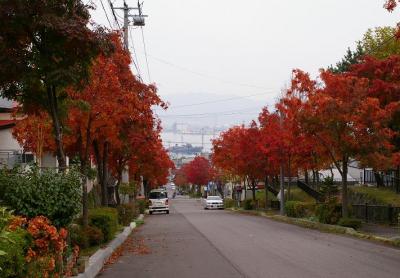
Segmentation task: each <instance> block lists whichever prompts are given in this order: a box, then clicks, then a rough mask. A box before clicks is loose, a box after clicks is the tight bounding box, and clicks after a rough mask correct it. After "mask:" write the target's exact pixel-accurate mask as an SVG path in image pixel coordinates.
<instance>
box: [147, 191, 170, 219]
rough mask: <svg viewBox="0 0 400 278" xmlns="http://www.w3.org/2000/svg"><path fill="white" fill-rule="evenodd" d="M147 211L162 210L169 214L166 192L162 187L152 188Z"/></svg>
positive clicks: (151, 212)
mask: <svg viewBox="0 0 400 278" xmlns="http://www.w3.org/2000/svg"><path fill="white" fill-rule="evenodd" d="M149 200H150V204H149V213H150V214H153V212H156V211H161V212H162V211H164V212H165V213H167V214H169V205H168V193H167V191H165V190H164V189H153V190H151V191H150V194H149Z"/></svg>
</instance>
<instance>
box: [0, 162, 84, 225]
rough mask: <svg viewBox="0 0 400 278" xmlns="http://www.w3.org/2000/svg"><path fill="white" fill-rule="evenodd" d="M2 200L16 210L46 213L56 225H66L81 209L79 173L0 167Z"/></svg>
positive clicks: (31, 214) (27, 213)
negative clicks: (2, 189) (10, 169)
mask: <svg viewBox="0 0 400 278" xmlns="http://www.w3.org/2000/svg"><path fill="white" fill-rule="evenodd" d="M7 180H8V181H9V184H2V185H0V187H5V189H4V192H5V194H4V201H5V203H6V204H7V205H8V206H9V207H10V208H11V209H13V210H15V212H16V214H20V215H25V216H27V217H29V218H33V217H36V216H39V215H43V216H46V217H47V218H49V219H50V220H51V222H52V223H53V224H54V225H55V226H57V227H67V226H68V225H69V224H71V223H72V220H73V219H74V217H75V216H76V215H77V214H78V213H79V212H80V209H81V195H82V194H81V182H80V177H79V173H78V172H76V171H74V170H70V171H68V173H58V172H56V171H54V170H42V171H40V169H39V168H37V167H32V168H31V169H30V170H28V171H26V170H23V169H15V170H13V171H11V172H7V171H0V182H6V181H7Z"/></svg>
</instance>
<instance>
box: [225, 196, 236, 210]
mask: <svg viewBox="0 0 400 278" xmlns="http://www.w3.org/2000/svg"><path fill="white" fill-rule="evenodd" d="M234 206H235V200H233V199H228V198H225V199H224V207H225V208H232V207H234Z"/></svg>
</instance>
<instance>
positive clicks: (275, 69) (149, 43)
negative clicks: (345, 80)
mask: <svg viewBox="0 0 400 278" xmlns="http://www.w3.org/2000/svg"><path fill="white" fill-rule="evenodd" d="M94 2H95V3H96V5H97V10H96V11H94V12H92V17H93V20H94V21H95V22H97V23H99V24H102V25H106V26H108V22H107V19H106V17H105V14H104V11H103V10H102V7H101V4H100V0H95V1H94ZM112 2H114V5H115V6H121V4H122V3H123V1H122V0H115V1H113V0H112ZM103 3H104V5H105V8H106V12H107V13H108V16H109V18H110V20H112V16H111V11H110V8H109V6H108V0H103ZM127 3H128V4H129V5H130V6H135V5H136V1H130V0H128V1H127ZM383 4H384V0H351V1H349V0H287V1H282V0H246V1H243V0H242V1H236V0H213V1H211V0H169V1H168V0H145V1H144V6H143V8H144V10H143V12H144V13H145V14H148V15H149V17H148V18H147V19H146V26H145V27H144V28H143V32H144V37H145V43H146V49H147V54H148V63H149V71H150V76H151V77H150V78H149V76H148V74H147V67H146V60H145V56H144V48H143V42H142V36H141V30H140V29H132V31H131V34H132V35H133V36H132V37H133V43H134V45H135V48H136V52H137V63H138V65H139V69H140V71H141V75H142V77H143V79H144V81H145V82H154V83H155V84H156V85H157V86H158V88H159V94H160V95H161V97H162V98H164V99H165V100H167V101H170V102H171V106H170V109H169V110H168V112H167V113H162V114H161V115H162V116H164V115H167V116H166V117H167V118H169V119H171V118H173V117H174V115H177V116H178V117H180V119H184V120H186V121H187V122H190V121H193V118H190V117H195V116H194V115H195V114H193V115H192V114H190V112H191V113H212V115H211V114H210V118H212V119H214V121H215V118H216V117H215V113H219V112H221V113H222V114H224V115H222V116H221V119H220V120H219V122H218V123H219V124H222V123H224V124H234V123H238V122H241V121H247V120H248V119H249V118H251V117H253V118H254V117H256V115H257V114H258V112H259V111H258V109H257V107H260V108H261V107H262V106H264V105H266V104H273V103H274V102H275V100H276V99H277V98H278V97H279V95H280V92H281V90H282V88H284V87H285V85H286V84H288V82H289V81H290V75H291V70H292V69H293V68H301V69H303V70H305V71H308V72H310V73H312V74H313V75H315V74H316V73H317V72H318V69H319V68H321V67H327V66H329V65H330V64H335V63H336V62H337V61H338V60H340V59H341V58H342V57H343V55H344V53H345V51H346V49H347V47H349V46H350V47H354V45H355V41H356V40H359V39H361V38H362V35H363V34H364V32H365V31H366V30H367V29H368V28H373V27H376V26H385V25H390V26H394V25H395V24H396V22H397V21H400V14H399V13H398V12H394V13H392V14H390V13H388V12H387V11H386V10H384V9H383ZM117 13H118V15H119V16H121V18H120V19H119V21H120V24H122V12H117ZM111 23H113V22H111ZM135 71H136V70H135ZM202 95H204V98H202ZM249 95H250V96H251V97H247V98H246V102H245V101H243V103H242V104H241V102H240V100H239V99H236V100H230V101H227V102H217V103H219V105H213V106H212V107H211V106H210V105H208V104H202V105H194V106H189V107H182V105H185V104H196V103H200V102H210V101H215V100H222V99H226V98H229V99H231V98H233V97H236V96H239V97H245V96H249ZM194 96H195V97H194ZM232 103H236V104H235V105H233V104H232ZM254 105H256V106H257V107H255V108H256V109H254V110H253V111H252V113H254V116H253V115H250V114H251V113H249V112H248V111H246V113H244V115H243V117H238V116H237V114H235V116H232V115H230V114H232V113H229V112H230V111H239V110H243V111H244V110H246V109H248V110H251V109H252V108H254ZM174 106H180V107H175V108H174ZM184 115H192V116H188V117H186V118H185V116H184ZM205 118H206V117H205V116H204V117H202V121H204V120H205ZM222 118H223V119H222Z"/></svg>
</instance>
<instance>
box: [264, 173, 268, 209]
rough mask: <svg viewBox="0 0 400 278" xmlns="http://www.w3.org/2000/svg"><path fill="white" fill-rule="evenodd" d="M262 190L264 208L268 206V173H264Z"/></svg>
mask: <svg viewBox="0 0 400 278" xmlns="http://www.w3.org/2000/svg"><path fill="white" fill-rule="evenodd" d="M264 184H265V185H264V190H265V210H267V208H268V189H267V187H268V175H265V182H264Z"/></svg>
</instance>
